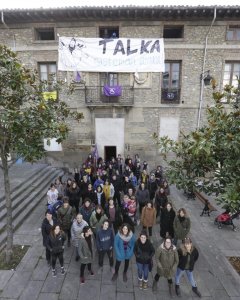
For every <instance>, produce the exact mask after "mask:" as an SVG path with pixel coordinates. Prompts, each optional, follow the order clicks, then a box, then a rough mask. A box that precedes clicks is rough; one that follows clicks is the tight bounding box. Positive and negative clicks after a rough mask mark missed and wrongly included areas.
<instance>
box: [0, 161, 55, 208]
mask: <svg viewBox="0 0 240 300" xmlns="http://www.w3.org/2000/svg"><path fill="white" fill-rule="evenodd" d="M47 167H49V165H47V164H38V163H36V164H30V163H24V164H23V165H13V166H12V167H11V168H10V169H9V178H10V184H11V186H10V189H11V194H14V192H16V190H21V187H22V186H23V185H24V184H25V182H26V178H27V179H28V180H29V181H30V182H32V181H33V180H34V178H35V176H36V175H37V174H39V173H40V172H43V171H44V169H46V168H47ZM19 173H20V174H22V175H23V177H19V176H18V174H19ZM16 174H17V176H16ZM0 184H1V188H0V195H1V196H0V203H1V202H2V200H4V198H5V190H4V179H3V172H2V170H0Z"/></svg>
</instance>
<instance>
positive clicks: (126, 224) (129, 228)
mask: <svg viewBox="0 0 240 300" xmlns="http://www.w3.org/2000/svg"><path fill="white" fill-rule="evenodd" d="M125 226H126V227H127V229H128V233H127V236H128V235H129V234H130V231H131V227H130V225H129V224H128V223H123V224H122V225H121V227H120V228H119V232H120V233H121V234H122V235H124V233H123V227H125Z"/></svg>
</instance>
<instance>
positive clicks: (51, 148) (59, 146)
mask: <svg viewBox="0 0 240 300" xmlns="http://www.w3.org/2000/svg"><path fill="white" fill-rule="evenodd" d="M44 150H46V151H62V144H61V143H60V144H58V143H57V142H56V139H50V145H49V146H48V144H47V139H44Z"/></svg>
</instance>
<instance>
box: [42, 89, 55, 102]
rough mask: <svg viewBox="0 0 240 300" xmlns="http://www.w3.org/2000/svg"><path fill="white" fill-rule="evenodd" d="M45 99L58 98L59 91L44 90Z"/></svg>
mask: <svg viewBox="0 0 240 300" xmlns="http://www.w3.org/2000/svg"><path fill="white" fill-rule="evenodd" d="M43 99H44V100H57V91H53V92H43Z"/></svg>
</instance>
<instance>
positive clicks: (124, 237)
mask: <svg viewBox="0 0 240 300" xmlns="http://www.w3.org/2000/svg"><path fill="white" fill-rule="evenodd" d="M118 234H119V236H120V238H121V239H122V240H123V241H124V242H129V241H130V240H131V238H132V236H133V233H132V231H130V232H129V235H127V236H126V235H123V234H121V232H118Z"/></svg>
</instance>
